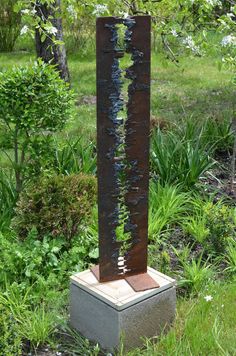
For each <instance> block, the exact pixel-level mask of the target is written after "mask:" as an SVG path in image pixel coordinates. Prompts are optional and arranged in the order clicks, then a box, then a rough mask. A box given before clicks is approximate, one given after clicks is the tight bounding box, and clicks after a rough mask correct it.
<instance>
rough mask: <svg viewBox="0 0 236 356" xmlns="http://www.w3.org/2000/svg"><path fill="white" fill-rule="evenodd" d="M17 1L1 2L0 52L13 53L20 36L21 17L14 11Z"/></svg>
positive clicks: (2, 0)
mask: <svg viewBox="0 0 236 356" xmlns="http://www.w3.org/2000/svg"><path fill="white" fill-rule="evenodd" d="M16 3H17V0H1V11H0V52H11V51H12V50H13V48H14V44H15V42H16V39H17V37H18V36H19V34H20V22H21V15H20V13H16V12H15V11H14V6H15V4H16Z"/></svg>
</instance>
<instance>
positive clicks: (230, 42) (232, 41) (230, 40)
mask: <svg viewBox="0 0 236 356" xmlns="http://www.w3.org/2000/svg"><path fill="white" fill-rule="evenodd" d="M221 46H222V47H227V46H236V37H235V36H233V35H228V36H225V37H224V38H223V39H222V41H221Z"/></svg>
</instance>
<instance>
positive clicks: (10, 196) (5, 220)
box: [0, 169, 16, 230]
mask: <svg viewBox="0 0 236 356" xmlns="http://www.w3.org/2000/svg"><path fill="white" fill-rule="evenodd" d="M15 202H16V191H15V182H14V179H13V177H12V175H11V173H9V174H7V173H6V172H4V170H3V169H2V170H0V230H4V229H5V228H8V227H9V225H10V221H11V218H12V214H13V208H14V206H15Z"/></svg>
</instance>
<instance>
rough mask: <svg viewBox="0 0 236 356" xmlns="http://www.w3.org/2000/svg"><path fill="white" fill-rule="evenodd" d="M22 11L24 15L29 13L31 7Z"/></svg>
mask: <svg viewBox="0 0 236 356" xmlns="http://www.w3.org/2000/svg"><path fill="white" fill-rule="evenodd" d="M21 13H22V14H23V15H29V13H30V11H29V9H24V10H21Z"/></svg>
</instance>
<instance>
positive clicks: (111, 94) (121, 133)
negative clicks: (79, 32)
mask: <svg viewBox="0 0 236 356" xmlns="http://www.w3.org/2000/svg"><path fill="white" fill-rule="evenodd" d="M150 24H151V21H150V16H134V17H128V18H125V19H121V18H116V17H101V18H98V19H97V39H96V42H97V153H98V162H97V163H98V214H99V217H98V219H99V255H100V257H99V270H98V268H97V269H95V270H94V273H95V274H96V275H97V277H98V278H99V281H100V282H107V281H112V280H116V279H121V278H126V277H129V281H130V282H131V284H132V276H136V275H140V278H141V279H143V280H144V284H145V281H146V286H144V287H142V286H141V287H140V282H138V283H137V278H135V279H134V280H135V285H136V286H138V287H137V290H142V289H148V288H154V284H155V283H154V284H153V282H154V281H153V280H152V281H150V279H149V278H148V276H147V275H146V272H147V243H148V182H149V129H150ZM122 31H123V32H122ZM122 33H123V37H122ZM124 56H127V57H128V59H129V61H130V62H131V65H130V66H128V68H126V69H121V68H120V60H121V58H122V57H124ZM126 82H127V84H128V85H125V83H126ZM123 84H124V85H123ZM122 88H123V89H122ZM125 88H127V90H126V91H127V93H126V94H127V95H125V93H124V92H123V91H124V90H125ZM141 284H142V281H141ZM148 285H150V287H148ZM156 287H157V285H156Z"/></svg>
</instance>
